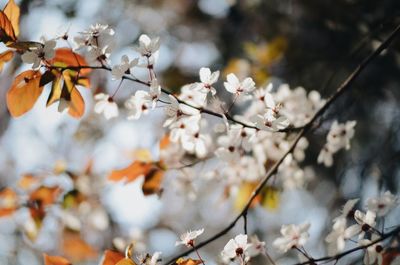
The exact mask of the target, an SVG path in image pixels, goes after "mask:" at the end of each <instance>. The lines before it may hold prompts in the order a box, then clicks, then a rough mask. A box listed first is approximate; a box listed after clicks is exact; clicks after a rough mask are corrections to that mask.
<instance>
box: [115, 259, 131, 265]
mask: <svg viewBox="0 0 400 265" xmlns="http://www.w3.org/2000/svg"><path fill="white" fill-rule="evenodd" d="M115 265H136V263H135V262H133V260H131V259H128V258H124V259H122V260H120V261H118V263H117V264H115Z"/></svg>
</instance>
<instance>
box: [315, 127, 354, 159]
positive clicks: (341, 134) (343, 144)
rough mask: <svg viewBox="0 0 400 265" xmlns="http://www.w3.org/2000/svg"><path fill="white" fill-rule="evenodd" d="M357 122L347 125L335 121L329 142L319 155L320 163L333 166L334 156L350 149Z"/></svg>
mask: <svg viewBox="0 0 400 265" xmlns="http://www.w3.org/2000/svg"><path fill="white" fill-rule="evenodd" d="M355 125H356V122H355V121H348V122H346V123H338V122H337V121H334V122H333V123H332V126H331V129H330V130H329V133H328V135H327V137H326V139H327V142H326V144H325V145H324V147H323V148H322V150H321V152H320V153H319V155H318V160H317V161H318V163H319V164H321V163H323V164H324V165H325V166H326V167H331V166H332V165H333V154H334V153H336V152H338V151H339V150H340V149H342V148H345V149H346V150H348V149H349V148H350V140H351V138H353V136H354V126H355Z"/></svg>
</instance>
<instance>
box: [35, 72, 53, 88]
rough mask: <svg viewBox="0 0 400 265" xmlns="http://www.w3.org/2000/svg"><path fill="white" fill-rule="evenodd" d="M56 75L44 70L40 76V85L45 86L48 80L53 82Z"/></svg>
mask: <svg viewBox="0 0 400 265" xmlns="http://www.w3.org/2000/svg"><path fill="white" fill-rule="evenodd" d="M55 78H56V76H55V75H54V74H53V73H52V71H46V72H45V73H44V74H43V75H42V77H41V78H40V83H39V85H40V86H45V85H47V84H48V83H50V82H53V81H54V79H55Z"/></svg>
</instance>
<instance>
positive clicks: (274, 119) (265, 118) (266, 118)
mask: <svg viewBox="0 0 400 265" xmlns="http://www.w3.org/2000/svg"><path fill="white" fill-rule="evenodd" d="M252 120H253V122H254V123H255V126H256V127H257V128H258V129H260V130H265V131H270V132H276V131H279V130H282V129H285V128H286V127H287V126H289V120H288V119H287V118H286V117H285V116H279V115H278V116H277V114H276V113H275V112H274V111H273V110H271V109H267V110H266V112H265V114H264V115H260V114H258V115H256V116H255V117H253V119H252Z"/></svg>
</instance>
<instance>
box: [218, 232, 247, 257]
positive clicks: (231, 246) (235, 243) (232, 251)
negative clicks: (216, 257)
mask: <svg viewBox="0 0 400 265" xmlns="http://www.w3.org/2000/svg"><path fill="white" fill-rule="evenodd" d="M250 245H251V244H248V243H247V235H243V234H240V235H237V236H236V237H235V238H234V239H230V240H229V241H228V243H227V244H226V245H225V247H224V250H223V251H222V252H221V254H222V256H223V257H225V258H228V259H234V258H235V257H240V258H243V257H244V255H245V252H246V251H247V250H248V248H249V247H250Z"/></svg>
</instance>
